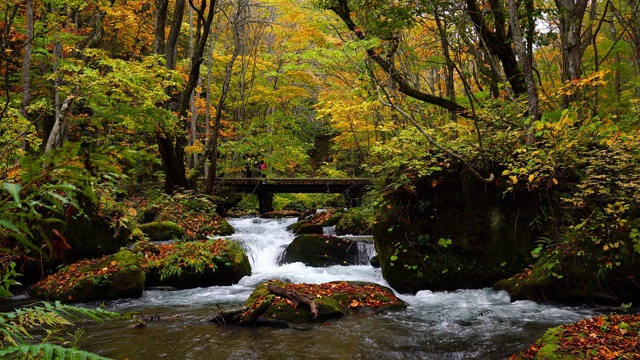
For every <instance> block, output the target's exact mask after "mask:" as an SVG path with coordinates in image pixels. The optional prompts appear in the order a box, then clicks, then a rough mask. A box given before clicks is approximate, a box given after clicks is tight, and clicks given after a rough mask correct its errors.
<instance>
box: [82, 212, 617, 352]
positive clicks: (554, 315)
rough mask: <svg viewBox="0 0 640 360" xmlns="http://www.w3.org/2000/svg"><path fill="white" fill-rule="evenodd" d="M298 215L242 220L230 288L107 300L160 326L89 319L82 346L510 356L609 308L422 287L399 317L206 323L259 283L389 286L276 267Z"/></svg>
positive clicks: (332, 271) (377, 278) (354, 275)
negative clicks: (238, 269) (239, 270)
mask: <svg viewBox="0 0 640 360" xmlns="http://www.w3.org/2000/svg"><path fill="white" fill-rule="evenodd" d="M294 221H295V219H279V220H271V219H260V218H236V219H231V220H230V221H229V222H230V224H231V225H232V226H233V227H234V228H235V229H236V231H237V232H236V234H234V235H233V236H231V238H232V239H234V240H236V241H238V242H240V243H241V244H243V246H244V247H245V248H246V249H247V253H248V255H249V257H250V260H251V264H252V271H253V273H252V275H251V276H248V277H244V278H243V279H242V280H241V281H240V282H239V283H238V284H236V285H233V286H219V287H218V286H214V287H208V288H197V289H189V290H180V291H166V290H164V291H163V290H149V291H145V293H144V294H143V296H142V297H141V298H139V299H124V300H118V301H113V302H109V303H107V304H106V309H107V310H112V311H117V312H129V311H132V312H136V313H138V314H139V315H144V316H147V317H151V316H155V315H158V316H159V317H160V318H161V319H162V320H160V321H149V322H147V326H146V327H144V328H132V327H131V325H132V323H133V322H132V321H130V320H129V321H125V320H116V321H108V322H105V323H101V324H92V323H83V324H81V325H82V328H83V329H84V330H85V334H84V336H83V337H82V340H81V342H80V343H79V344H78V345H79V347H80V348H82V349H83V350H88V351H92V352H95V353H97V354H100V355H102V356H106V357H111V358H114V359H132V360H133V359H160V358H162V359H285V358H286V359H506V358H508V357H509V355H510V354H512V353H515V352H518V351H520V350H522V349H524V348H526V347H527V346H528V345H529V344H531V343H532V342H534V341H535V340H536V339H537V338H539V337H540V336H541V335H542V334H543V333H544V331H545V330H546V329H547V328H548V327H551V326H556V325H559V324H564V323H570V322H574V321H576V320H579V319H581V318H585V317H590V316H593V315H596V314H600V313H603V312H609V311H610V309H603V308H594V307H587V306H557V305H548V304H537V303H535V302H531V301H516V302H511V301H510V298H509V295H508V294H507V293H505V292H498V291H495V290H492V289H479V290H458V291H454V292H431V291H420V292H418V293H417V294H415V295H399V297H400V298H402V299H403V300H404V301H406V302H407V304H408V308H407V309H406V310H403V311H396V312H389V313H385V314H378V315H355V316H347V317H344V318H342V319H337V320H333V321H331V322H326V323H316V324H306V325H299V326H298V325H297V326H294V327H292V328H290V329H272V328H234V327H227V328H225V327H223V326H217V325H214V324H212V323H209V322H207V320H208V319H210V318H212V316H213V315H214V314H215V313H216V311H217V309H218V307H220V308H223V309H224V308H231V307H237V306H240V305H242V304H243V303H244V301H245V300H246V299H247V298H248V296H249V294H250V293H251V291H252V290H253V288H254V286H255V285H256V284H258V283H260V282H262V281H264V280H267V279H273V278H279V279H286V280H289V281H292V282H304V283H322V282H328V281H334V280H359V281H371V282H376V283H379V284H383V285H387V283H386V282H385V280H384V279H383V278H382V274H381V272H380V269H375V268H373V267H371V266H369V265H353V266H331V267H324V268H313V267H308V266H305V265H303V264H301V263H294V264H286V265H282V266H278V265H277V258H278V256H279V255H280V253H281V252H282V250H283V246H286V244H288V243H289V242H291V241H292V240H293V238H294V236H293V235H292V234H291V233H289V232H287V231H286V229H285V228H286V226H287V225H289V224H291V223H293V222H294Z"/></svg>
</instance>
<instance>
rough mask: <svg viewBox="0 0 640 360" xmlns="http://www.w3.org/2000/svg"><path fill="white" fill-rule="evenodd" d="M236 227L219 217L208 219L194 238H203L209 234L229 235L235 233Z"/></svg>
mask: <svg viewBox="0 0 640 360" xmlns="http://www.w3.org/2000/svg"><path fill="white" fill-rule="evenodd" d="M235 232H236V229H234V228H233V226H231V224H229V222H228V221H227V220H225V219H223V218H221V217H216V218H215V219H212V220H210V222H209V223H207V224H204V225H202V226H201V227H200V228H199V229H198V232H197V235H196V239H199V240H204V239H207V238H209V237H210V236H216V235H217V236H229V235H233V234H235Z"/></svg>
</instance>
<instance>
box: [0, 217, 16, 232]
mask: <svg viewBox="0 0 640 360" xmlns="http://www.w3.org/2000/svg"><path fill="white" fill-rule="evenodd" d="M0 227H4V228H7V229H9V230H11V231H14V232H17V233H19V232H20V229H18V227H17V226H15V225H14V224H13V223H12V222H11V221H9V220H4V219H0Z"/></svg>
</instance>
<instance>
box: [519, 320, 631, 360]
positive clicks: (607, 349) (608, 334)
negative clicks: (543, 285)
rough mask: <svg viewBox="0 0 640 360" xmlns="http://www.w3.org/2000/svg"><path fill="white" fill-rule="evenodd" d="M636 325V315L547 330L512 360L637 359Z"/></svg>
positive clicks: (583, 322) (581, 322) (588, 321)
mask: <svg viewBox="0 0 640 360" xmlns="http://www.w3.org/2000/svg"><path fill="white" fill-rule="evenodd" d="M639 324H640V315H638V314H634V315H609V316H596V317H594V318H591V319H583V320H580V321H578V322H575V323H573V324H569V325H562V326H559V327H557V328H553V329H551V330H549V331H548V332H547V334H549V336H547V335H545V336H544V337H543V338H542V339H541V340H540V341H538V342H536V343H535V344H533V345H531V346H529V348H528V349H526V350H525V351H523V352H522V353H520V354H519V355H516V354H514V355H512V356H511V359H512V360H515V359H552V358H553V359H606V360H612V359H637V358H638V354H640V342H639V340H638V331H639V330H640V325H639Z"/></svg>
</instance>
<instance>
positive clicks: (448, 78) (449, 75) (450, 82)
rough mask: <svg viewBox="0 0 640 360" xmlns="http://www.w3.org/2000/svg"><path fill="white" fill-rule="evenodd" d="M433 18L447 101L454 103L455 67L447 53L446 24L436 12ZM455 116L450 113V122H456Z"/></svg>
mask: <svg viewBox="0 0 640 360" xmlns="http://www.w3.org/2000/svg"><path fill="white" fill-rule="evenodd" d="M434 17H435V19H436V25H437V26H438V32H439V33H440V44H441V46H442V55H444V59H445V62H446V69H447V72H446V74H445V82H446V84H447V95H448V96H449V100H450V101H451V102H454V103H455V102H456V88H455V83H454V78H453V74H454V71H455V65H454V64H453V61H452V60H451V54H450V53H449V40H448V39H447V29H446V23H445V24H442V21H441V20H440V14H439V13H438V11H437V10H436V12H435V14H434ZM456 119H457V115H456V113H451V120H453V121H456Z"/></svg>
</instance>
